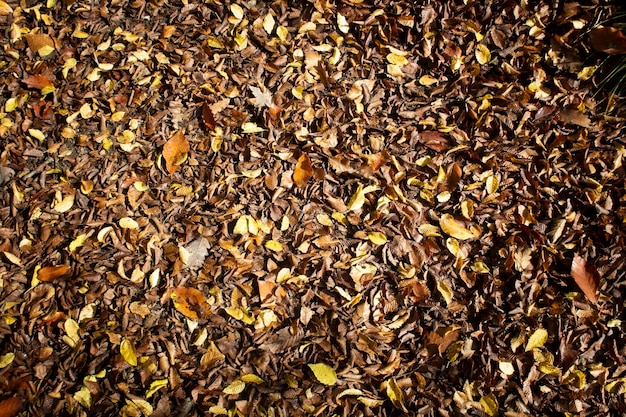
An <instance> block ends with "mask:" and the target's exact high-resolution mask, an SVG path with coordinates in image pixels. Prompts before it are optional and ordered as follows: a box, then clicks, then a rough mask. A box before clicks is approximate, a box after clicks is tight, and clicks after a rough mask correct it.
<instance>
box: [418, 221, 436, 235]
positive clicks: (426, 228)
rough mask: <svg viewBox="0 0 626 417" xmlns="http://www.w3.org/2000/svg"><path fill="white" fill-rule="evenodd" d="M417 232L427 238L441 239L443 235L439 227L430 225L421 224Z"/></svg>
mask: <svg viewBox="0 0 626 417" xmlns="http://www.w3.org/2000/svg"><path fill="white" fill-rule="evenodd" d="M417 231H418V232H420V233H421V234H422V235H424V236H426V237H440V236H441V233H439V232H440V231H441V230H440V229H439V228H438V227H437V226H435V225H432V224H429V223H424V224H420V225H419V226H418V227H417Z"/></svg>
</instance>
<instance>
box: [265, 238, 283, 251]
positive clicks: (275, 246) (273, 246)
mask: <svg viewBox="0 0 626 417" xmlns="http://www.w3.org/2000/svg"><path fill="white" fill-rule="evenodd" d="M265 247H266V248H268V249H269V250H271V251H274V252H280V251H281V250H283V244H282V243H280V242H279V241H277V240H268V241H267V242H265Z"/></svg>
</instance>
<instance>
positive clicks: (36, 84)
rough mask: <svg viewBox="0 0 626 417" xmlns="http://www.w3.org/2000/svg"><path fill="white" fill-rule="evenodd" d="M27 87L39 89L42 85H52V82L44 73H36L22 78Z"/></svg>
mask: <svg viewBox="0 0 626 417" xmlns="http://www.w3.org/2000/svg"><path fill="white" fill-rule="evenodd" d="M22 81H23V82H24V84H26V86H27V87H28V88H35V89H38V90H41V89H42V88H44V87H52V86H53V85H54V84H53V83H52V81H50V80H49V79H48V77H46V76H45V75H41V74H37V75H31V76H30V77H26V78H24V79H23V80H22Z"/></svg>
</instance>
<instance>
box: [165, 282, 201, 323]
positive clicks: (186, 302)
mask: <svg viewBox="0 0 626 417" xmlns="http://www.w3.org/2000/svg"><path fill="white" fill-rule="evenodd" d="M170 298H171V299H172V301H173V302H174V308H175V309H176V310H178V311H179V312H180V313H181V314H183V315H184V316H185V317H189V318H190V319H193V320H198V319H199V318H204V317H206V316H207V314H208V313H209V310H210V309H211V306H209V304H208V303H207V301H206V297H205V296H204V294H202V293H201V292H200V291H199V290H197V289H195V288H188V287H175V288H172V290H171V292H170Z"/></svg>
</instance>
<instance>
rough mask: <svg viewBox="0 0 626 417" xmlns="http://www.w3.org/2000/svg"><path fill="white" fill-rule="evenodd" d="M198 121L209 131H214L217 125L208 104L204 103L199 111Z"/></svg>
mask: <svg viewBox="0 0 626 417" xmlns="http://www.w3.org/2000/svg"><path fill="white" fill-rule="evenodd" d="M200 121H201V122H202V125H203V126H204V127H205V128H206V129H207V130H209V131H212V130H215V128H216V127H217V123H216V122H215V116H214V115H213V110H211V106H209V103H204V104H203V105H202V108H201V111H200Z"/></svg>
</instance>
